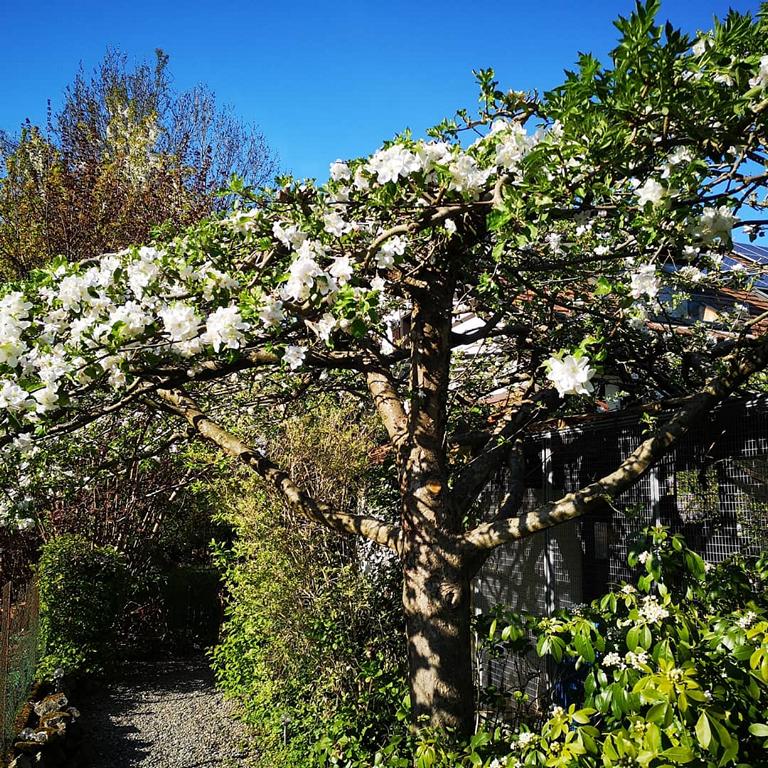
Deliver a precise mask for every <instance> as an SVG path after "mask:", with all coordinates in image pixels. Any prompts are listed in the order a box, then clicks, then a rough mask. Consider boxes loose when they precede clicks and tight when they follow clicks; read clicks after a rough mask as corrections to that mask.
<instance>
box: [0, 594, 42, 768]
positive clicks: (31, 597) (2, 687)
mask: <svg viewBox="0 0 768 768" xmlns="http://www.w3.org/2000/svg"><path fill="white" fill-rule="evenodd" d="M39 617H40V611H39V603H38V594H37V585H36V584H35V583H34V581H32V582H29V583H28V584H25V585H24V586H22V587H20V588H16V589H13V588H12V586H11V584H10V583H8V584H6V585H5V586H4V587H3V589H2V594H1V595H0V727H1V728H2V730H0V765H2V758H3V756H4V755H5V753H6V750H7V749H8V746H9V742H10V740H11V739H13V737H14V735H15V733H14V730H15V725H16V724H15V720H16V716H17V714H18V712H19V710H20V708H21V706H22V705H23V704H24V702H25V701H26V699H27V695H28V692H29V689H30V686H31V685H32V682H33V680H34V676H35V667H36V666H37V658H38V645H39V623H40V622H39Z"/></svg>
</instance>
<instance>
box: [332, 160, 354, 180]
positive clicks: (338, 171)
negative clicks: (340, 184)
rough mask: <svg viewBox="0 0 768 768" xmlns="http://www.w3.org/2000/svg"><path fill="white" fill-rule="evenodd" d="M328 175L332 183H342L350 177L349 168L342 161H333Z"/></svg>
mask: <svg viewBox="0 0 768 768" xmlns="http://www.w3.org/2000/svg"><path fill="white" fill-rule="evenodd" d="M330 174H331V178H332V179H333V180H334V181H344V180H345V179H349V178H350V177H351V176H352V172H351V171H350V170H349V166H348V165H347V164H346V163H345V162H344V161H343V160H335V161H334V162H332V163H331V167H330Z"/></svg>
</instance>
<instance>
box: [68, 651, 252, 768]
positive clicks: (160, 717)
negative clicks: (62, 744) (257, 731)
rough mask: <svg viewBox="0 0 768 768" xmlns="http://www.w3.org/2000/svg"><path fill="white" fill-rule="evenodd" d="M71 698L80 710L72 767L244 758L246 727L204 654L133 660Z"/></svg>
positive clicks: (218, 763) (174, 766) (229, 762)
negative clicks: (100, 683) (113, 675)
mask: <svg viewBox="0 0 768 768" xmlns="http://www.w3.org/2000/svg"><path fill="white" fill-rule="evenodd" d="M73 703H75V704H76V705H77V707H78V708H79V709H80V710H81V712H82V716H81V719H80V721H79V729H80V732H81V737H82V750H81V754H80V755H79V756H78V759H77V768H85V766H88V767H89V768H143V767H145V766H146V768H149V766H152V768H214V767H215V768H235V766H237V767H238V768H242V767H243V766H246V765H247V758H248V755H249V752H248V748H247V729H246V727H245V726H244V725H243V724H242V723H240V722H239V721H238V720H236V719H234V712H233V706H232V705H231V704H229V703H228V702H225V701H224V699H223V696H222V694H221V693H220V692H219V691H217V690H216V688H215V686H214V680H213V675H212V673H211V670H210V668H209V667H208V664H207V662H206V659H205V658H204V657H194V658H191V659H181V660H179V659H177V660H173V661H153V662H142V663H137V664H133V665H131V666H130V667H129V668H128V669H127V670H126V671H125V673H124V674H122V675H121V676H120V677H119V678H118V679H117V680H116V681H114V682H112V683H105V684H104V686H103V688H101V689H99V690H98V691H95V692H93V693H90V694H88V695H83V696H80V697H78V700H77V701H76V702H73ZM72 768H74V766H73V767H72Z"/></svg>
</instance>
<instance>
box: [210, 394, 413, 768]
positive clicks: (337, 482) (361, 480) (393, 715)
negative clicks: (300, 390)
mask: <svg viewBox="0 0 768 768" xmlns="http://www.w3.org/2000/svg"><path fill="white" fill-rule="evenodd" d="M274 439H275V442H274V445H273V446H270V453H271V454H272V455H275V454H279V455H280V459H281V462H282V463H283V464H284V465H287V466H289V467H290V470H291V474H292V476H293V477H295V478H297V480H298V481H299V482H300V483H301V484H302V485H303V486H304V487H307V488H310V489H311V490H312V491H313V492H314V493H315V494H316V495H317V496H318V497H319V498H321V499H323V498H334V499H336V501H337V504H339V505H341V507H342V508H345V509H354V505H355V504H356V503H357V500H358V495H359V494H360V493H361V492H362V491H363V490H364V489H365V485H366V483H367V482H368V479H370V474H371V472H373V471H375V470H374V469H372V467H371V466H370V461H369V458H368V453H369V449H370V445H371V443H370V440H369V436H368V433H367V431H366V425H365V424H364V423H361V420H360V418H359V413H358V412H357V410H356V409H355V408H352V407H350V408H344V407H339V406H338V405H334V404H332V403H330V402H326V401H322V402H320V403H317V402H315V403H313V404H312V406H311V407H310V408H309V409H308V412H306V413H304V414H302V415H301V416H299V417H297V418H294V419H289V420H286V422H285V423H284V424H283V426H282V427H281V430H280V433H279V434H278V435H276V436H275V438H274ZM230 482H232V480H231V479H230ZM368 492H369V491H368V490H366V493H368ZM217 498H218V500H219V503H220V504H221V503H222V501H223V502H224V503H223V505H222V506H223V508H224V517H225V519H227V520H228V521H229V522H230V524H231V525H232V526H233V529H234V533H235V540H234V543H233V544H232V546H231V547H223V546H220V547H218V548H217V549H216V557H217V560H218V563H219V566H220V568H221V570H222V572H223V574H224V582H225V586H226V589H227V592H228V595H229V599H228V605H227V609H226V622H225V625H224V627H223V639H222V641H221V644H220V645H219V646H218V647H217V648H216V649H215V651H214V652H213V665H214V668H215V670H216V673H217V677H218V680H219V683H220V684H221V686H222V687H223V688H224V690H225V691H226V692H228V693H229V694H230V695H232V696H235V697H237V698H239V699H240V700H241V701H242V703H243V707H244V713H245V718H246V720H247V721H248V722H249V723H250V724H252V725H253V727H254V729H255V732H256V733H255V738H256V742H257V744H258V751H259V765H260V766H269V767H270V768H281V767H283V766H284V767H286V768H287V767H288V766H290V767H291V768H296V767H298V766H311V765H317V764H327V765H331V764H333V763H330V762H327V761H328V760H329V759H330V758H329V757H328V755H332V754H334V753H335V751H337V750H338V749H339V744H344V745H346V747H345V752H346V753H351V752H352V751H354V752H355V753H356V754H357V755H359V756H360V760H365V759H367V756H369V755H371V754H373V752H375V750H376V748H377V747H378V746H379V745H380V744H383V743H386V742H387V739H388V738H389V736H390V734H391V729H390V725H391V723H398V722H403V719H404V718H403V715H402V714H401V715H400V720H398V712H401V710H402V704H403V699H404V697H405V695H406V684H405V666H404V664H405V653H404V651H405V641H404V628H403V620H402V611H401V608H400V605H401V601H400V595H399V592H400V589H401V587H400V579H399V572H398V569H397V567H396V564H395V563H392V562H387V561H386V560H385V561H384V562H381V563H378V564H376V565H375V566H372V563H373V561H372V557H373V555H375V554H376V553H375V551H374V552H366V551H363V550H361V549H360V548H359V547H358V546H356V545H355V543H354V542H352V541H350V540H346V539H341V538H339V537H338V536H336V535H335V534H334V533H332V532H329V531H327V530H326V529H325V528H323V527H322V526H319V525H317V524H310V523H307V522H306V521H304V520H303V519H302V518H298V517H297V516H296V515H295V514H293V513H291V511H290V510H289V509H288V508H287V507H286V506H285V505H284V504H283V502H282V501H281V499H280V498H279V497H278V496H277V495H276V494H275V493H274V492H271V491H270V489H269V488H268V487H266V486H264V485H262V484H261V483H260V482H259V481H258V480H254V479H252V478H245V477H243V476H239V475H238V476H237V477H235V478H234V483H233V484H231V485H230V484H224V486H223V487H221V488H219V489H218V490H217ZM367 503H373V501H372V500H371V499H367ZM350 734H352V735H350ZM318 761H319V762H318ZM324 761H325V762H324Z"/></svg>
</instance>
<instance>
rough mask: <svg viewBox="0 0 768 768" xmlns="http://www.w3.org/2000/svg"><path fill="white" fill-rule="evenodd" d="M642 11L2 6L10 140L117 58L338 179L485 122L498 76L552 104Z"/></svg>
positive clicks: (687, 7)
mask: <svg viewBox="0 0 768 768" xmlns="http://www.w3.org/2000/svg"><path fill="white" fill-rule="evenodd" d="M633 5H634V3H633V2H632V0H610V1H608V0H605V1H603V2H598V1H597V0H581V1H579V0H570V1H567V0H539V1H538V2H530V1H528V2H520V1H519V0H507V2H502V1H501V0H487V1H486V2H477V1H476V2H474V3H473V2H467V0H462V2H454V0H442V1H441V2H435V1H433V0H429V1H428V2H418V0H411V1H410V2H407V1H404V0H390V1H389V2H386V3H383V2H382V3H372V2H366V0H358V2H349V1H348V0H341V1H339V2H323V1H322V0H317V1H316V2H305V0H293V1H292V2H274V0H262V2H260V3H255V2H251V3H247V2H241V3H232V2H230V3H225V4H224V5H223V6H221V7H218V8H216V7H214V5H213V4H212V3H210V2H199V0H185V2H184V3H181V2H179V3H167V2H162V0H159V1H157V0H156V2H148V1H147V0H135V2H131V3H127V2H123V1H122V0H118V1H116V2H109V1H108V0H107V1H105V0H100V1H99V2H94V1H93V0H88V1H87V2H35V3H34V4H32V3H20V2H12V0H0V30H2V31H3V35H2V41H3V42H2V46H0V128H3V129H5V130H9V131H14V130H16V129H17V127H18V125H19V124H20V123H21V122H22V121H23V120H24V119H25V118H27V117H29V118H30V119H32V120H33V121H35V122H43V121H44V120H45V111H46V101H47V99H51V100H52V102H53V104H54V106H55V105H56V104H58V103H59V101H60V97H61V93H62V92H63V90H64V88H65V86H66V85H67V83H69V82H70V81H71V80H72V77H73V76H74V74H75V72H76V70H77V68H78V66H79V64H80V62H81V61H82V63H83V64H84V66H85V67H86V69H89V68H90V67H92V66H94V65H95V64H96V63H97V62H98V61H99V60H100V59H101V57H102V56H103V54H104V52H105V50H106V48H107V47H110V46H111V47H116V48H119V49H120V50H122V51H123V52H125V53H127V54H128V55H129V56H130V57H134V58H136V59H142V58H150V57H152V55H153V51H154V49H155V48H157V47H160V48H163V49H164V50H165V51H166V52H167V53H169V54H170V57H171V60H170V67H171V71H172V73H173V75H174V77H175V85H176V86H177V87H178V88H179V89H182V90H183V89H185V88H188V87H190V86H192V85H194V84H195V83H196V82H205V83H207V84H208V85H209V86H210V87H211V88H212V89H213V90H214V91H215V92H216V94H217V96H218V98H219V100H220V101H221V102H226V103H229V104H231V105H232V106H233V107H234V108H235V110H236V112H237V113H238V114H239V115H240V117H241V118H242V119H244V120H245V121H246V122H254V123H257V124H258V125H259V126H260V127H261V130H262V131H263V133H264V134H265V136H266V138H267V140H268V142H269V143H270V145H271V146H272V147H273V149H274V150H275V151H276V152H277V153H278V155H279V159H280V163H281V166H282V168H283V169H284V170H288V171H292V172H293V173H295V174H296V175H298V176H315V177H318V178H321V179H324V178H326V177H327V169H328V164H329V162H331V161H333V160H335V159H336V158H337V157H340V158H349V157H356V156H358V155H362V154H366V153H368V152H371V151H373V150H374V149H376V147H378V146H379V145H380V143H381V142H382V140H384V139H385V138H388V137H391V136H392V135H393V134H395V133H397V132H399V131H401V130H402V129H404V128H406V127H410V128H411V129H413V131H414V132H415V133H417V134H421V133H422V132H423V131H424V129H426V128H427V127H429V126H430V125H433V124H435V123H436V122H438V121H439V120H440V119H441V118H443V117H446V116H449V115H452V114H453V112H454V111H455V109H456V108H457V107H462V106H466V107H470V108H472V107H474V105H475V103H476V97H477V91H476V88H475V84H474V81H473V78H472V75H471V70H472V69H477V68H481V67H489V66H492V67H494V68H495V69H496V72H497V76H498V78H499V80H500V81H501V84H502V86H503V87H505V88H515V89H519V90H525V89H530V88H539V89H544V88H548V87H551V86H553V85H556V84H557V83H558V82H560V81H561V79H562V71H563V69H564V68H566V67H569V66H571V65H572V63H573V62H574V60H575V58H576V55H577V52H578V51H590V52H592V53H594V54H596V55H598V56H599V57H601V58H603V57H605V56H606V54H607V52H608V51H609V50H610V49H611V47H612V45H613V43H614V42H615V39H616V34H617V32H616V29H615V28H614V27H613V25H612V20H613V19H614V18H615V17H616V16H617V15H618V14H627V13H628V12H629V11H630V10H631V8H632V7H633ZM729 6H730V7H733V8H735V9H737V10H740V11H756V10H757V9H758V7H759V2H758V0H732V2H731V3H728V2H721V1H720V0H669V1H668V2H666V3H663V4H662V12H661V15H662V17H664V18H669V19H670V20H672V22H673V23H674V24H675V25H676V26H681V27H683V28H684V29H686V30H688V31H695V30H697V29H708V28H709V27H710V26H711V20H712V16H713V15H718V16H722V15H724V14H725V13H726V12H727V9H728V7H729Z"/></svg>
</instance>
